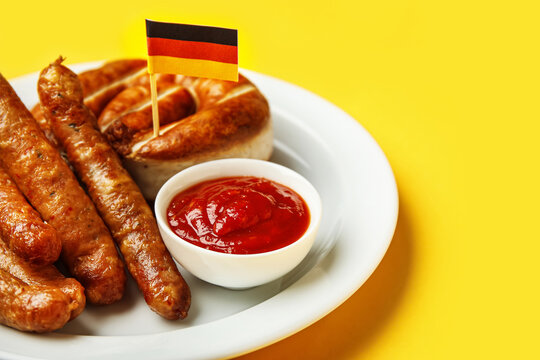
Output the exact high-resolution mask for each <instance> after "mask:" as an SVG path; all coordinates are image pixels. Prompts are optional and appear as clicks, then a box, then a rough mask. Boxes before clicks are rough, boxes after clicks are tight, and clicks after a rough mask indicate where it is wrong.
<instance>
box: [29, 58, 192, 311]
mask: <svg viewBox="0 0 540 360" xmlns="http://www.w3.org/2000/svg"><path fill="white" fill-rule="evenodd" d="M38 93H39V97H40V101H41V106H42V109H43V112H44V114H45V116H46V117H47V119H48V120H49V122H50V123H51V125H52V129H53V131H54V134H55V136H56V138H57V139H59V141H60V142H61V144H62V146H63V148H64V149H65V151H66V153H67V156H68V159H69V161H70V163H71V164H72V165H73V167H74V168H75V170H76V171H77V173H78V175H79V177H80V179H81V180H82V182H83V183H84V184H85V185H86V187H87V191H88V193H89V194H90V196H91V198H92V199H93V201H94V203H95V204H96V207H97V209H98V211H99V212H100V214H101V216H102V217H103V219H104V221H105V222H106V224H107V225H108V227H109V229H110V230H111V233H112V234H113V237H114V239H115V241H116V242H117V244H118V247H119V248H120V251H121V253H122V255H123V257H124V260H125V262H126V265H127V268H128V270H129V272H130V273H131V275H132V276H133V278H134V279H135V281H136V282H137V285H138V287H139V289H140V290H141V291H142V293H143V295H144V298H145V300H146V302H147V304H148V305H149V306H150V308H151V309H152V310H154V311H155V312H157V313H158V314H160V315H161V316H163V317H165V318H167V319H178V318H184V317H185V316H186V315H187V311H188V308H189V305H190V291H189V287H188V285H187V284H186V283H185V281H184V279H183V278H182V276H181V275H180V273H179V272H178V269H177V267H176V264H175V263H174V261H173V260H172V257H171V256H170V254H169V252H168V250H167V248H166V247H165V245H164V243H163V241H162V239H161V236H160V234H159V230H158V228H157V224H156V220H155V218H154V217H153V214H152V211H151V210H150V207H149V206H148V204H147V203H146V201H145V199H144V197H143V196H142V194H141V192H140V190H139V188H138V187H137V185H136V184H135V183H134V182H133V180H132V179H131V177H130V176H129V174H128V173H127V171H126V170H125V169H124V168H123V166H122V164H121V161H120V159H119V157H118V155H117V154H116V153H115V151H114V149H112V148H111V147H110V145H109V144H108V143H107V141H106V140H105V139H104V137H103V136H102V135H101V133H100V132H99V131H98V130H97V129H95V128H94V127H93V124H94V123H95V116H94V114H93V113H92V112H91V111H90V110H89V109H88V108H87V107H86V106H85V105H84V103H83V93H82V89H81V85H80V82H79V79H78V78H77V75H76V74H75V73H73V72H72V71H71V70H69V69H68V68H66V67H64V66H62V65H61V59H59V60H57V61H56V62H55V63H53V64H51V65H50V66H49V67H47V68H46V69H44V70H43V71H42V73H41V75H40V78H39V81H38Z"/></svg>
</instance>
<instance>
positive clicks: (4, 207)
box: [0, 167, 62, 265]
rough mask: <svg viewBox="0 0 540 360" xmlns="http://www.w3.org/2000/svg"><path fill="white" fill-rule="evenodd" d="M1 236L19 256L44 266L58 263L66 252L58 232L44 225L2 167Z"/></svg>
mask: <svg viewBox="0 0 540 360" xmlns="http://www.w3.org/2000/svg"><path fill="white" fill-rule="evenodd" d="M0 235H1V236H2V238H3V239H4V241H6V242H7V243H8V244H9V247H10V248H11V249H12V250H13V251H14V252H15V253H16V254H17V255H19V256H21V257H22V258H24V259H26V260H28V261H31V262H34V263H36V264H40V265H44V264H52V263H53V262H55V261H56V260H58V257H59V256H60V251H61V250H62V243H61V242H60V239H59V238H58V237H57V235H56V230H55V229H54V228H53V227H52V226H51V225H49V224H46V223H44V222H43V220H42V219H41V217H40V216H39V214H38V212H37V211H36V210H34V208H32V207H31V206H30V204H28V202H27V201H26V199H25V198H24V196H23V194H21V192H20V191H19V189H18V188H17V185H15V183H14V182H13V181H12V180H11V178H10V177H9V175H8V174H7V173H6V172H5V171H4V169H3V168H2V167H0Z"/></svg>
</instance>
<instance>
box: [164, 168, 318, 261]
mask: <svg viewBox="0 0 540 360" xmlns="http://www.w3.org/2000/svg"><path fill="white" fill-rule="evenodd" d="M167 220H168V223H169V226H170V227H171V229H172V230H173V231H174V232H175V233H176V234H177V235H178V236H179V237H180V238H182V239H184V240H186V241H188V242H190V243H192V244H194V245H197V246H200V247H203V248H206V249H209V250H213V251H218V252H223V253H229V254H256V253H263V252H267V251H272V250H276V249H279V248H282V247H285V246H287V245H289V244H291V243H293V242H295V241H296V240H298V239H299V238H300V237H301V236H302V235H303V234H304V232H305V231H306V229H307V228H308V225H309V220H310V214H309V210H308V208H307V205H306V203H305V201H304V199H302V198H301V197H300V196H299V195H298V194H297V193H296V192H295V191H293V190H292V189H290V188H288V187H286V186H284V185H281V184H278V183H276V182H274V181H271V180H267V179H264V178H257V177H253V176H239V177H226V178H220V179H213V180H209V181H205V182H202V183H199V184H197V185H195V186H192V187H190V188H188V189H187V190H184V191H182V192H181V193H179V194H178V195H176V196H175V197H174V198H173V200H172V201H171V203H170V204H169V207H168V208H167Z"/></svg>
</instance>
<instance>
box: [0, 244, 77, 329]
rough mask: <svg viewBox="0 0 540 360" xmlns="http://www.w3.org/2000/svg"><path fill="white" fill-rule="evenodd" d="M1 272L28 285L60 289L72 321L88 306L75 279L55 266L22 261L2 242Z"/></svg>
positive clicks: (0, 247)
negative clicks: (66, 299) (68, 305)
mask: <svg viewBox="0 0 540 360" xmlns="http://www.w3.org/2000/svg"><path fill="white" fill-rule="evenodd" d="M0 270H4V271H5V272H7V273H9V274H11V275H13V276H14V277H16V278H17V279H19V280H22V281H23V282H24V283H26V284H27V285H38V286H42V287H52V288H56V289H59V290H60V291H62V292H63V293H64V294H66V295H67V296H68V298H69V301H70V309H69V310H70V312H71V315H70V320H71V319H74V318H76V317H77V316H78V315H79V314H80V313H81V312H82V311H83V310H84V307H85V304H86V297H85V296H84V288H83V287H82V285H81V284H80V283H79V282H78V281H77V280H75V279H74V278H66V277H65V276H64V275H62V274H61V273H60V271H58V269H57V268H56V267H55V266H54V265H37V264H33V263H29V262H27V261H25V260H24V259H21V258H20V257H19V256H17V255H16V254H15V253H14V252H13V251H11V250H10V249H9V248H8V247H7V246H6V244H5V243H4V242H3V241H0Z"/></svg>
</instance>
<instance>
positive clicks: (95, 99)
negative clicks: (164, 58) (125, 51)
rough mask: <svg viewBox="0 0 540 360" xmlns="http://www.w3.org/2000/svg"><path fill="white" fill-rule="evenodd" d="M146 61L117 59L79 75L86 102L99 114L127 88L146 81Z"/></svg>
mask: <svg viewBox="0 0 540 360" xmlns="http://www.w3.org/2000/svg"><path fill="white" fill-rule="evenodd" d="M147 77H148V73H147V71H146V61H145V60H141V59H128V60H117V61H111V62H109V63H106V64H105V65H103V66H102V67H100V68H98V69H94V70H89V71H85V72H82V73H81V74H80V75H79V79H80V81H81V85H82V88H83V94H84V98H85V104H86V106H88V108H89V109H90V110H91V111H92V112H93V113H94V114H95V115H96V117H98V116H99V114H100V113H101V111H102V110H103V108H104V107H105V105H107V103H108V102H109V101H110V100H111V99H112V98H113V97H115V96H116V95H117V94H118V93H120V92H121V91H122V90H124V89H125V88H127V87H129V86H132V85H137V84H140V83H144V82H146V81H147V80H146V78H147Z"/></svg>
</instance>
